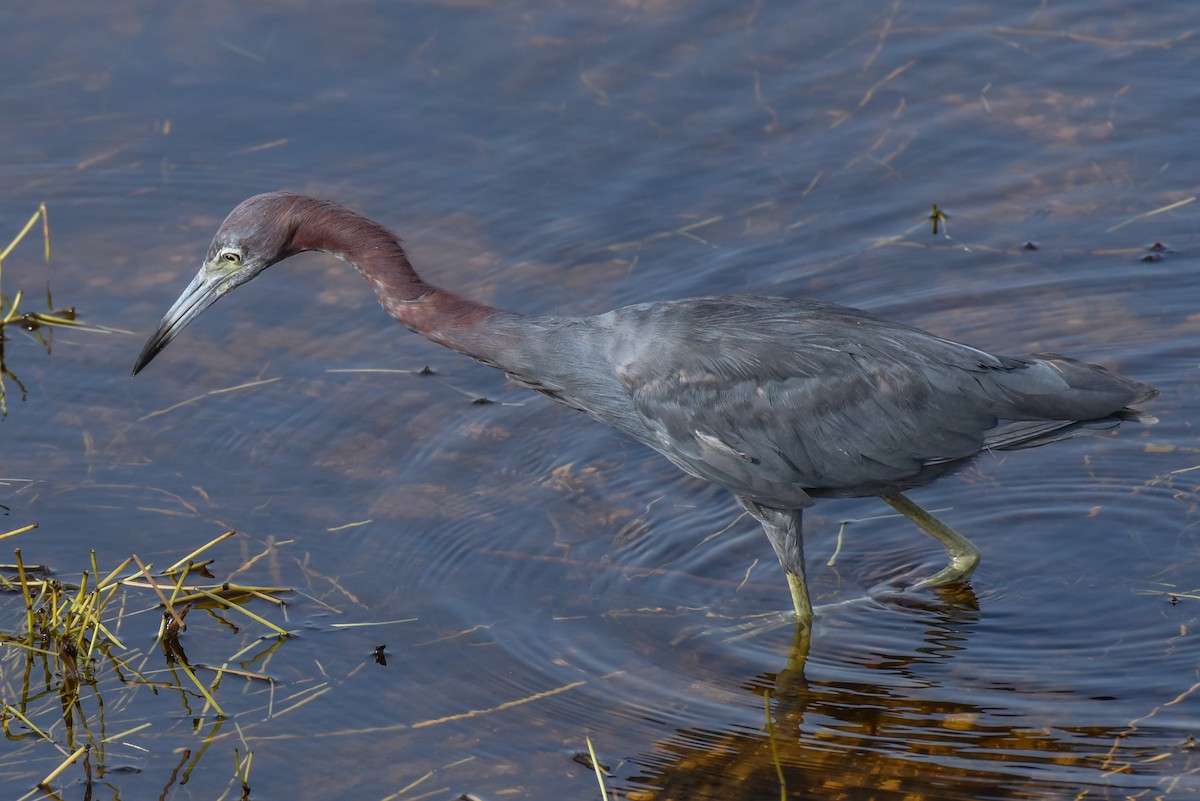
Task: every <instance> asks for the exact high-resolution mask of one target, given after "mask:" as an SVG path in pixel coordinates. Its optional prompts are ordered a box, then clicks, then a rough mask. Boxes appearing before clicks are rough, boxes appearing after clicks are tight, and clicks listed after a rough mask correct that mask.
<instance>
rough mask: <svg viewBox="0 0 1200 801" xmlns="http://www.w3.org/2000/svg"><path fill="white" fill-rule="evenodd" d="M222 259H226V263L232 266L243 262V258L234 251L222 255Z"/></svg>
mask: <svg viewBox="0 0 1200 801" xmlns="http://www.w3.org/2000/svg"><path fill="white" fill-rule="evenodd" d="M221 258H222V259H224V260H225V261H227V262H229V263H230V264H237V263H238V262H240V261H241V260H242V257H241V256H240V255H239V254H237V253H235V252H234V251H232V250H227V251H225V252H224V253H222V254H221Z"/></svg>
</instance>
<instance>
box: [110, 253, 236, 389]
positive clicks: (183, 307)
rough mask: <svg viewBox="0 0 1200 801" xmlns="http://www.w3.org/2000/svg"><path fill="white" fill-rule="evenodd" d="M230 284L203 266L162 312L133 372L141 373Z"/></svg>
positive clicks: (134, 373)
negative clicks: (208, 273)
mask: <svg viewBox="0 0 1200 801" xmlns="http://www.w3.org/2000/svg"><path fill="white" fill-rule="evenodd" d="M228 285H229V284H228V282H227V281H221V280H220V278H219V277H218V278H217V279H215V280H214V279H208V278H206V275H205V271H204V270H201V271H200V272H199V273H198V274H197V275H196V277H195V278H193V279H192V282H191V283H190V284H188V288H187V289H185V290H183V294H182V295H180V296H179V299H178V300H176V301H175V303H174V304H173V305H172V306H171V308H170V309H169V310H168V311H167V313H166V315H164V316H163V318H162V322H160V323H159V324H158V328H157V329H156V330H155V332H154V333H153V334H151V335H150V338H149V339H147V340H146V344H145V345H144V346H142V352H141V353H139V354H138V357H137V361H136V362H135V363H134V365H133V373H132V374H133V375H137V374H138V373H140V372H141V371H142V370H143V369H144V368H145V367H146V365H148V364H149V363H150V362H152V361H153V360H154V357H155V356H157V355H158V354H159V353H160V352H161V351H162V350H163V348H165V347H166V346H167V345H168V344H170V342H171V340H172V339H174V338H175V336H176V334H178V333H179V332H180V331H182V330H183V329H184V328H185V327H186V326H187V324H188V323H190V322H191V321H192V320H194V319H196V318H197V317H198V316H200V312H202V311H204V310H205V309H207V308H208V307H209V306H211V305H213V304H214V303H216V301H217V299H218V298H219V297H221V295H223V294H225V289H226V287H227V286H228Z"/></svg>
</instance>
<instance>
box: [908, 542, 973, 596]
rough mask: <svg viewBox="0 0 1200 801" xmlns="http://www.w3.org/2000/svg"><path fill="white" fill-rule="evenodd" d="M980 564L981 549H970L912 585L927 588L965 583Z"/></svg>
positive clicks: (916, 587)
mask: <svg viewBox="0 0 1200 801" xmlns="http://www.w3.org/2000/svg"><path fill="white" fill-rule="evenodd" d="M978 564H979V551H977V550H976V551H969V552H966V553H960V554H956V555H954V556H951V557H950V564H948V565H946V566H945V567H943V568H942V569H941V570H939V571H938V572H937V573H934V574H933V575H932V576H929V577H927V578H923V579H921V580H920V581H918V582H917V583H916V584H914V585H912V587H911V589H914V590H927V589H931V588H933V587H945V586H946V585H947V584H965V583H966V581H967V579H968V578H970V577H971V573H972V572H974V570H975V567H976V566H977V565H978Z"/></svg>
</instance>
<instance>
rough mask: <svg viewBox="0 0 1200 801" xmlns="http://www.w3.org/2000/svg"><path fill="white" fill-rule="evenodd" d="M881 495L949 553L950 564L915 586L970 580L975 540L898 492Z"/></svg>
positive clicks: (976, 559) (975, 556)
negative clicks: (973, 541)
mask: <svg viewBox="0 0 1200 801" xmlns="http://www.w3.org/2000/svg"><path fill="white" fill-rule="evenodd" d="M879 497H881V498H883V500H885V501H887V503H888V504H889V505H890V506H891V507H892V508H893V509H895V510H896V511H897V512H900V513H901V514H902V515H904V516H905V517H907V518H908V519H909V520H911V521H913V522H914V523H916V524H917V525H918V526H919V527H920V529H921V530H922V531H924V532H925V533H926V534H928V535H929V536H931V537H933V538H934V539H935V540H937V541H938V542H940V543H941V544H942V545H944V546H945V547H946V553H948V554H949V555H950V564H948V565H946V566H945V567H944V568H942V569H941V570H939V571H938V572H937V573H935V574H933V575H932V576H930V577H929V578H927V579H922V580H921V581H919V582H917V583H916V584H915V585H913V588H914V589H925V588H926V587H942V586H944V585H946V584H956V583H961V582H963V581H966V580H967V578H968V577H969V576H970V575H971V571H973V570H974V569H975V566H976V565H978V564H979V549H978V548H976V547H975V544H974V543H972V542H971V541H970V540H969V539H967V538H966V537H964V536H963V535H961V534H959V533H958V532H957V531H955V530H954V529H952V528H950V527H949V526H947V525H946V524H945V523H943V522H942V521H940V520H938V519H937V518H936V517H934V516H933V515H931V514H929V512H926V511H925V510H924V509H922V508H921V507H920V506H918V505H917V504H915V503H913V502H912V501H910V500H909V499H908V498H907V497H906V496H904V495H902V494H901V493H899V492H896V493H892V494H890V495H880V496H879ZM789 578H790V577H789Z"/></svg>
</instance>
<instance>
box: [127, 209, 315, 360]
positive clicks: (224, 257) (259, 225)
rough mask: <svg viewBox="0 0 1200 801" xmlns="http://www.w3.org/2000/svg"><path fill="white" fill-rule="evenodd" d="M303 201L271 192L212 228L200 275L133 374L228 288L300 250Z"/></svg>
mask: <svg viewBox="0 0 1200 801" xmlns="http://www.w3.org/2000/svg"><path fill="white" fill-rule="evenodd" d="M306 200H308V199H307V198H303V197H302V196H300V195H293V194H289V193H286V192H271V193H268V194H265V195H255V196H254V197H252V198H249V199H248V200H244V201H242V202H241V203H240V204H239V205H238V207H237V208H235V209H234V210H233V211H231V212H230V213H229V216H228V217H226V218H225V222H223V223H221V227H220V228H219V229H217V235H216V236H214V237H213V241H212V244H211V245H209V247H208V255H207V256H205V258H204V263H203V264H202V265H201V266H200V272H198V273H196V277H195V278H193V279H192V282H191V283H190V284H188V287H187V289H185V290H184V291H183V294H182V295H180V296H179V299H178V300H176V301H175V303H174V304H173V305H172V306H171V308H170V309H169V310H168V311H167V313H166V315H165V316H164V317H163V319H162V322H161V323H159V325H158V329H157V330H155V332H154V333H153V334H152V335H151V336H150V338H149V339H148V340H147V341H146V345H145V347H143V348H142V352H141V354H140V355H139V356H138V359H137V363H136V364H134V366H133V374H134V375H137V374H138V373H139V372H140V371H141V370H142V368H144V367H145V366H146V365H147V364H149V363H150V361H151V360H152V359H153V358H154V357H155V356H157V355H158V353H159V352H160V351H161V350H162V349H163V348H165V347H166V346H167V344H168V343H169V342H170V341H171V340H172V339H174V338H175V336H176V335H177V334H178V333H179V332H180V331H182V330H183V329H184V328H185V327H186V326H187V324H188V323H190V322H191V321H192V320H194V319H196V318H197V317H198V316H200V313H201V312H202V311H204V310H205V309H207V308H208V307H209V306H211V305H213V304H214V303H216V302H217V301H218V300H220V299H221V298H222V297H224V296H225V295H226V294H227V293H228V292H229V291H230V290H232V289H234V288H235V287H238V286H241V285H242V284H244V283H246V282H247V281H249V280H251V279H252V278H254V277H255V276H257V275H258V274H259V273H261V272H262V271H263V270H265V269H267V268H268V267H270V266H271V265H272V264H275V263H276V262H279V261H282V260H283V259H286V258H287V257H288V256H293V255H295V254H296V253H299V252H300V251H301V250H305V249H306V248H304V247H302V246H298V245H297V244H295V237H296V231H297V229H298V228H299V226H300V221H301V218H302V214H301V211H300V209H299V208H298V207H299V206H302V205H303V203H304V201H306Z"/></svg>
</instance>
